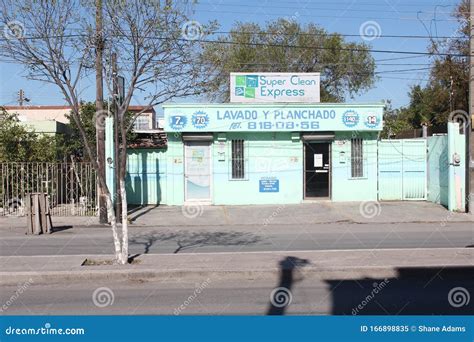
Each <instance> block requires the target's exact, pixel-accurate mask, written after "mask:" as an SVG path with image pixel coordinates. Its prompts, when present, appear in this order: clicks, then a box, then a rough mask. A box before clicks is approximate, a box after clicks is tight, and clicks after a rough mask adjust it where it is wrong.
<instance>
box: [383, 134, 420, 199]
mask: <svg viewBox="0 0 474 342" xmlns="http://www.w3.org/2000/svg"><path fill="white" fill-rule="evenodd" d="M426 151H427V150H426V139H401V140H382V141H379V144H378V170H379V171H378V173H379V175H378V194H379V200H380V201H397V200H426V197H427V152H426Z"/></svg>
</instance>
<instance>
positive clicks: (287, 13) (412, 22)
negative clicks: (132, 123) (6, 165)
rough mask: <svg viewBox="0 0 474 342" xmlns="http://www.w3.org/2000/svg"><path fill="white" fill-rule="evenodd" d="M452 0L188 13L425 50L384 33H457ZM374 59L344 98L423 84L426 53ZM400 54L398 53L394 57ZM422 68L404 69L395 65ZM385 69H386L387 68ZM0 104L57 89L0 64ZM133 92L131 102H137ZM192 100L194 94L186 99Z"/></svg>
mask: <svg viewBox="0 0 474 342" xmlns="http://www.w3.org/2000/svg"><path fill="white" fill-rule="evenodd" d="M457 3H458V1H457V0H435V1H433V0H413V1H410V0H397V1H394V0H334V1H329V0H322V1H315V0H313V1H310V0H296V1H290V0H274V1H270V0H260V1H250V0H240V1H237V0H230V1H224V0H201V1H199V3H198V4H197V5H196V6H195V10H194V12H193V13H192V14H191V18H192V19H193V20H196V21H198V22H201V23H205V22H207V21H210V20H217V21H218V22H219V23H220V25H221V28H220V31H229V30H230V28H231V27H232V24H233V23H234V22H235V21H253V22H258V23H261V24H264V23H265V22H266V21H270V20H274V19H277V18H278V17H285V18H293V19H296V20H297V21H299V22H301V23H309V22H313V23H316V24H318V25H320V26H321V27H323V28H325V29H326V30H327V31H329V32H338V33H342V34H348V35H356V36H355V37H347V38H346V39H347V40H350V41H357V42H361V41H363V40H362V38H361V37H360V36H359V34H360V30H361V27H368V28H374V29H375V30H376V31H377V32H378V33H379V34H381V35H382V36H381V37H379V38H376V39H374V40H371V41H368V43H369V44H370V45H371V46H372V48H373V49H374V50H392V51H393V50H396V51H420V52H425V51H426V48H427V46H428V44H429V40H428V39H426V38H424V39H409V38H389V37H384V36H390V35H396V36H414V35H421V36H432V37H434V38H436V37H442V36H452V35H455V34H456V28H457V26H458V25H457V22H455V21H454V20H453V19H452V18H451V17H450V13H451V12H452V11H453V10H454V8H455V6H456V4H457ZM373 57H374V58H375V60H376V61H377V72H381V74H380V75H379V76H380V79H379V80H378V81H377V83H376V84H375V85H374V87H373V88H372V89H371V90H369V91H368V92H366V93H364V94H361V95H360V96H357V97H355V98H354V99H348V100H347V102H379V101H381V100H383V99H389V100H392V103H393V105H394V106H395V107H399V106H404V105H406V104H408V96H407V92H408V91H409V88H410V86H411V85H414V84H424V83H425V82H426V79H427V78H428V75H429V70H426V69H427V68H428V67H429V62H430V60H429V58H428V57H426V56H416V57H413V56H412V57H411V58H406V57H410V55H408V54H393V53H373ZM394 58H401V59H394ZM423 68H424V69H425V70H414V71H406V72H398V70H406V69H423ZM387 71H388V72H387ZM0 73H1V87H0V104H2V105H15V104H17V103H16V99H17V95H16V94H17V92H18V90H19V89H20V88H21V89H23V90H24V91H25V94H26V96H27V97H28V98H30V99H31V102H30V104H32V105H47V104H49V105H62V104H65V101H64V100H63V99H62V97H61V95H60V94H59V92H58V90H57V89H56V88H55V87H54V86H52V85H48V84H44V83H40V82H35V81H29V80H27V79H26V78H24V77H22V68H21V66H19V65H15V64H11V63H3V62H1V65H0ZM80 88H81V90H82V94H83V99H84V100H94V96H95V95H94V94H95V90H94V83H93V80H92V79H84V80H83V81H82V82H81V84H80ZM140 102H142V101H141V99H140V98H136V99H135V103H136V104H140ZM189 102H195V99H189Z"/></svg>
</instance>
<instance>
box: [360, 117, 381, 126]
mask: <svg viewBox="0 0 474 342" xmlns="http://www.w3.org/2000/svg"><path fill="white" fill-rule="evenodd" d="M379 124H380V119H379V117H378V116H377V115H368V116H367V118H366V119H365V122H364V125H365V127H367V128H376V127H378V126H379Z"/></svg>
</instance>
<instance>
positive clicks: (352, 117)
mask: <svg viewBox="0 0 474 342" xmlns="http://www.w3.org/2000/svg"><path fill="white" fill-rule="evenodd" d="M342 123H343V124H344V125H345V126H346V127H355V126H357V124H358V123H359V114H358V113H357V112H355V111H353V110H348V111H346V112H345V113H344V114H342Z"/></svg>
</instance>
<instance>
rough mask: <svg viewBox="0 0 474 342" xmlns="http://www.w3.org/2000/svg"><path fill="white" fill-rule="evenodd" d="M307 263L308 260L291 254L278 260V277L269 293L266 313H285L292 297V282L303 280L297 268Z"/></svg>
mask: <svg viewBox="0 0 474 342" xmlns="http://www.w3.org/2000/svg"><path fill="white" fill-rule="evenodd" d="M307 264H309V261H308V260H306V259H301V258H297V257H293V256H287V257H286V258H285V259H283V260H281V261H280V263H279V266H280V279H279V282H278V285H277V286H276V287H275V288H274V289H273V291H272V292H271V294H270V303H269V304H268V309H267V315H284V314H285V310H286V308H287V307H288V306H289V305H290V304H291V301H292V298H293V294H292V292H291V289H292V287H293V285H294V283H295V282H298V281H301V280H303V276H302V274H301V273H299V272H298V270H299V269H300V268H302V267H304V266H305V265H307Z"/></svg>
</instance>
